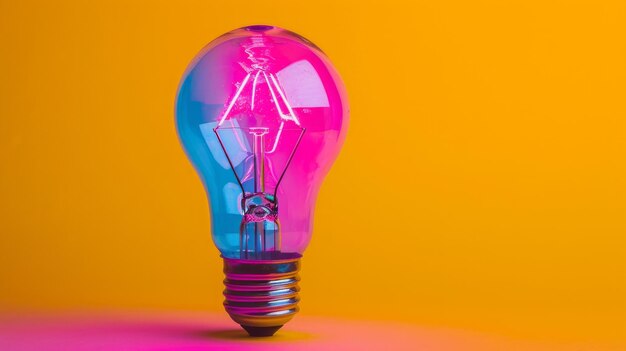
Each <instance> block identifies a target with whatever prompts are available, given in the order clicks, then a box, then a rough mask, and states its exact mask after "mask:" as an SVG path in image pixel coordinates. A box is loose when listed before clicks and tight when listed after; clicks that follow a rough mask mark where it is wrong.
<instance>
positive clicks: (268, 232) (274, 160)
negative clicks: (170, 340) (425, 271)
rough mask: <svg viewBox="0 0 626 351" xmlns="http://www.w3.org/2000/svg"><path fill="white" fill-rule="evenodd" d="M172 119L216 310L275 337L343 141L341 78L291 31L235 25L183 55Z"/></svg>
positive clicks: (292, 307)
mask: <svg viewBox="0 0 626 351" xmlns="http://www.w3.org/2000/svg"><path fill="white" fill-rule="evenodd" d="M176 124H177V129H178V134H179V136H180V140H181V142H182V144H183V147H184V149H185V151H186V153H187V155H188V157H189V159H190V160H191V162H192V164H193V165H194V166H195V168H196V170H197V172H198V174H199V176H200V178H201V180H202V182H203V183H204V187H205V190H206V192H207V197H208V200H209V207H210V211H211V218H212V220H211V227H212V228H211V229H212V237H213V241H214V243H215V245H216V246H217V248H218V249H219V251H220V252H221V256H222V257H223V260H224V273H225V275H226V278H225V280H224V284H225V286H226V287H225V290H224V295H225V297H226V299H225V301H224V306H225V309H226V311H227V312H228V314H229V315H230V316H231V318H232V319H233V320H234V321H235V322H237V323H239V324H240V325H241V326H242V327H243V328H244V329H245V330H246V331H248V333H249V334H250V335H252V336H268V335H273V334H274V333H275V332H276V331H277V330H278V329H279V328H280V327H281V326H283V325H284V324H285V323H286V322H287V321H289V320H290V319H291V318H292V317H293V316H294V314H295V313H297V311H298V301H299V297H298V291H299V287H298V281H299V280H300V278H299V276H298V271H299V268H300V258H301V257H302V253H303V251H304V250H305V248H306V246H307V245H308V243H309V241H310V239H311V233H312V230H313V212H314V208H315V201H316V198H317V194H318V191H319V189H320V186H321V183H322V181H323V179H324V176H325V175H326V174H327V173H328V171H329V169H330V167H331V165H332V163H333V162H334V160H335V158H336V157H337V155H338V153H339V150H340V148H341V146H342V144H343V141H344V139H345V135H346V131H347V127H348V103H347V99H346V92H345V88H344V86H343V84H342V82H341V78H340V77H339V74H338V73H337V71H336V70H335V69H334V68H333V66H332V65H331V63H330V61H329V59H328V57H326V55H325V54H324V53H323V52H322V51H321V50H320V49H319V48H318V47H317V46H315V45H314V44H313V43H311V42H310V41H308V40H307V39H304V38H303V37H301V36H299V35H297V34H295V33H292V32H290V31H287V30H285V29H281V28H277V27H273V26H265V25H256V26H249V27H245V28H240V29H237V30H234V31H232V32H229V33H226V34H224V35H222V36H220V37H218V38H217V39H215V40H213V41H212V42H211V43H209V44H208V45H207V46H206V47H205V48H203V49H202V50H201V51H200V53H199V54H198V55H197V56H196V57H195V58H194V59H193V61H192V62H191V64H190V65H189V67H188V68H187V71H186V72H185V74H184V75H183V77H182V80H181V83H180V87H179V91H178V96H177V101H176Z"/></svg>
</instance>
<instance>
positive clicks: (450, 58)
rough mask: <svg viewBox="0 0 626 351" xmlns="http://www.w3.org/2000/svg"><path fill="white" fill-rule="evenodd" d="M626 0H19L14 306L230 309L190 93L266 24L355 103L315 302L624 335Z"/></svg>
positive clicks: (321, 221)
mask: <svg viewBox="0 0 626 351" xmlns="http://www.w3.org/2000/svg"><path fill="white" fill-rule="evenodd" d="M625 4H626V3H624V2H623V1H582V2H581V1H508V2H503V1H471V2H449V1H430V2H426V1H416V2H412V1H405V2H402V1H383V2H378V1H358V2H357V1H354V2H341V1H321V0H316V1H306V2H305V1H263V2H258V1H174V2H171V1H135V2H128V1H100V2H95V1H94V2H87V1H75V2H72V1H59V2H53V1H45V2H34V1H2V2H0V50H1V54H0V199H1V201H0V309H4V310H7V309H8V310H14V309H18V310H19V309H67V308H141V309H143V308H156V309H161V308H174V309H207V310H210V309H214V310H220V309H221V303H222V296H221V290H222V282H221V280H222V274H221V261H220V259H219V256H218V252H217V250H216V249H215V248H214V247H213V245H212V243H211V239H210V235H209V220H210V219H209V217H208V208H207V203H206V199H205V195H204V193H203V189H202V186H201V183H200V181H199V180H198V178H197V177H196V175H195V173H194V171H193V169H192V167H191V166H190V165H189V163H188V162H187V160H186V158H185V156H184V154H183V151H182V150H181V148H180V147H179V144H178V140H177V136H176V132H175V128H174V120H173V118H174V117H173V104H174V97H175V93H176V88H177V84H178V81H179V78H180V76H181V74H182V73H183V71H184V70H185V67H186V65H187V63H188V62H189V61H190V60H191V58H192V57H193V56H194V55H195V54H196V53H197V51H198V50H199V49H200V48H201V47H202V46H204V45H205V44H206V43H207V42H208V41H210V40H211V39H213V38H214V37H216V36H218V35H220V34H222V33H223V32H226V31H228V30H231V29H234V28H237V27H240V26H244V25H248V24H254V23H268V24H275V25H278V26H281V27H285V28H289V29H291V30H293V31H295V32H298V33H300V34H302V35H304V36H305V37H307V38H309V39H311V40H312V41H313V42H315V43H316V44H317V45H319V46H320V47H322V48H323V49H324V50H325V51H326V53H327V54H328V55H329V56H330V58H331V59H332V60H333V62H334V63H335V65H336V67H337V68H338V70H339V71H340V72H341V74H342V76H343V79H344V81H345V83H346V85H347V88H348V92H349V96H350V102H351V110H352V114H351V125H350V130H349V133H348V138H347V142H346V145H345V147H344V150H343V152H342V154H341V156H340V158H339V159H338V161H337V163H336V166H335V167H334V169H333V171H332V172H331V173H330V175H329V177H328V178H327V181H326V183H325V185H324V187H323V189H322V192H321V194H320V197H319V202H318V206H317V213H316V219H315V225H316V228H315V233H314V238H313V242H312V244H311V246H310V247H309V250H308V251H307V252H306V256H305V259H304V262H303V263H304V268H303V272H302V277H303V281H302V288H303V291H302V298H303V301H302V313H306V314H320V315H338V316H349V317H354V318H364V319H368V318H380V319H396V320H402V321H410V322H417V323H426V324H434V325H452V326H457V327H462V328H470V329H493V330H498V331H499V332H502V333H508V334H524V335H527V334H528V335H530V334H532V335H535V336H539V337H542V338H578V339H586V338H589V339H593V338H605V339H616V338H620V337H623V335H626V330H625V329H626V158H625V157H626V147H625V139H626V138H625V137H626V125H625V122H624V120H625V119H626V98H625V96H626V41H625V40H624V38H625V36H626V5H625Z"/></svg>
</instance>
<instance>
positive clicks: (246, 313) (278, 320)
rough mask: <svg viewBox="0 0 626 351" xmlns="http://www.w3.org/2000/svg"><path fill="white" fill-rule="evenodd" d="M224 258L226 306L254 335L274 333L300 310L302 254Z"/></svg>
mask: <svg viewBox="0 0 626 351" xmlns="http://www.w3.org/2000/svg"><path fill="white" fill-rule="evenodd" d="M274 256H275V257H273V259H268V260H250V259H234V258H226V257H223V259H224V274H225V275H226V278H225V279H224V285H225V287H226V288H225V289H224V297H225V298H226V299H225V300H224V307H225V309H226V312H228V314H229V315H230V317H231V318H232V319H233V320H234V321H235V322H237V323H239V324H240V325H241V326H242V327H243V328H244V329H245V330H246V331H247V332H248V334H250V335H251V336H271V335H273V334H274V333H275V332H276V331H277V330H278V329H280V328H281V327H282V326H283V325H284V324H285V323H287V322H288V321H289V320H291V318H293V316H294V315H295V314H296V313H297V312H298V310H299V308H298V301H300V297H299V296H298V292H299V291H300V287H299V286H298V282H299V281H300V277H299V275H298V272H299V271H300V258H301V255H299V254H278V253H275V255H274Z"/></svg>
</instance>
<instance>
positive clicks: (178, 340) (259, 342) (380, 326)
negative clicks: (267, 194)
mask: <svg viewBox="0 0 626 351" xmlns="http://www.w3.org/2000/svg"><path fill="white" fill-rule="evenodd" d="M623 346H624V345H621V346H620V345H613V346H611V345H597V344H594V345H581V344H567V343H560V344H558V343H550V342H539V341H532V340H519V339H511V338H506V337H503V336H497V335H490V334H485V333H473V332H468V331H461V330H454V329H445V328H430V327H422V326H418V325H410V324H398V323H384V322H374V321H371V322H365V321H354V320H341V319H330V318H321V317H307V316H302V315H299V316H297V317H296V318H295V319H294V320H293V321H292V323H290V324H289V325H287V326H286V327H285V329H283V330H281V331H279V332H278V333H277V335H276V336H274V337H271V338H261V339H259V338H250V337H248V336H247V335H246V333H245V332H244V331H242V330H241V329H240V328H238V327H237V326H236V325H235V324H233V322H231V321H230V320H229V319H228V317H226V316H225V315H224V314H222V313H220V314H212V313H107V314H102V313H100V314H92V315H86V314H77V313H73V314H67V313H65V314H58V315H49V314H48V315H36V316H35V315H30V316H24V315H13V316H7V315H5V316H4V317H1V318H0V350H2V351H30V350H32V351H49V350H64V351H77V350H116V351H125V350H194V351H195V350H255V351H264V350H325V351H329V350H422V351H427V350H443V351H448V350H482V351H485V350H487V351H488V350H546V351H559V350H624V348H623Z"/></svg>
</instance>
